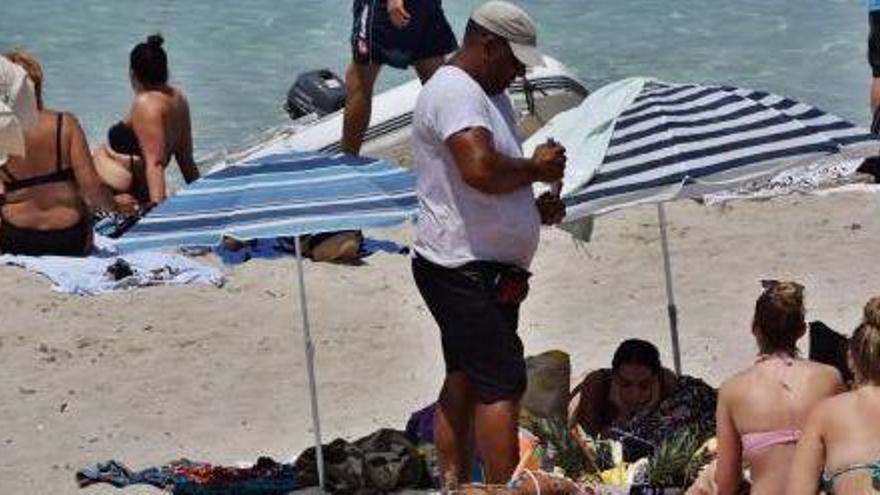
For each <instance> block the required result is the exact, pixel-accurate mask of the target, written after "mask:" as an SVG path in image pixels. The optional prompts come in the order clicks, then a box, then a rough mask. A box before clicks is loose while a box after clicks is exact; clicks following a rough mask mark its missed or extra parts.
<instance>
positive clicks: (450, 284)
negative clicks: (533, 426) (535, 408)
mask: <svg viewBox="0 0 880 495" xmlns="http://www.w3.org/2000/svg"><path fill="white" fill-rule="evenodd" d="M412 269H413V277H414V278H415V281H416V286H417V287H418V288H419V292H420V293H421V295H422V299H424V301H425V303H426V304H427V306H428V309H429V310H430V311H431V314H432V315H433V316H434V320H435V321H436V322H437V325H438V326H439V327H440V339H441V343H442V347H443V358H444V360H445V361H446V372H447V373H452V372H458V371H460V372H463V373H464V374H465V376H467V378H468V380H469V381H470V383H471V385H472V386H473V388H474V391H475V392H476V396H477V400H479V401H480V402H481V403H483V404H491V403H493V402H497V401H500V400H518V399H519V398H520V396H521V395H522V393H523V392H524V391H525V387H526V364H525V358H524V356H523V345H522V341H521V340H520V338H519V335H517V325H518V323H519V307H520V303H521V302H522V300H523V299H524V298H525V295H526V294H527V292H528V282H526V281H525V279H527V278H528V275H529V274H528V272H526V271H525V270H522V269H520V268H517V267H514V266H512V265H507V264H503V263H497V262H492V261H472V262H470V263H467V264H465V265H463V266H461V267H457V268H447V267H444V266H440V265H437V264H434V263H432V262H430V261H428V260H426V259H425V258H422V257H420V256H418V255H416V256H415V257H414V258H413V261H412ZM511 273H514V274H517V275H514V278H513V279H512V278H511V277H510V276H509V274H511ZM514 279H516V281H511V280H514ZM522 284H525V285H524V286H523V285H522ZM503 299H506V301H505V300H503Z"/></svg>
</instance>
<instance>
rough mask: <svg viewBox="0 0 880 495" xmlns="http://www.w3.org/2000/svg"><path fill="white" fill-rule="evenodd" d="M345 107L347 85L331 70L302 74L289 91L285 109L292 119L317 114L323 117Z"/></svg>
mask: <svg viewBox="0 0 880 495" xmlns="http://www.w3.org/2000/svg"><path fill="white" fill-rule="evenodd" d="M344 106H345V83H344V82H343V81H342V79H340V78H339V76H337V75H336V74H334V73H333V71H331V70H329V69H321V70H315V71H311V72H305V73H302V74H300V75H299V76H298V77H297V78H296V82H295V83H293V86H291V87H290V90H288V91H287V104H286V105H284V109H285V110H287V113H288V114H289V115H290V118H291V119H298V118H300V117H302V116H304V115H308V114H310V113H315V114H317V115H318V117H322V116H324V115H327V114H329V113H333V112H335V111H337V110H339V109H340V108H342V107H344Z"/></svg>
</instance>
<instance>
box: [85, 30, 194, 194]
mask: <svg viewBox="0 0 880 495" xmlns="http://www.w3.org/2000/svg"><path fill="white" fill-rule="evenodd" d="M163 43H164V40H163V39H162V36H161V35H159V34H154V35H151V36H149V37H147V40H146V41H144V42H141V43H138V44H137V45H136V46H135V47H134V49H132V51H131V54H130V57H129V77H130V79H131V87H132V89H133V90H134V101H133V102H132V104H131V108H130V109H129V112H128V115H127V116H126V117H125V118H124V119H122V120H121V121H119V122H118V123H116V124H115V125H113V126H112V127H111V128H110V130H109V131H108V132H107V145H105V146H101V147H99V148H98V149H97V150H96V151H95V155H94V158H95V166H96V167H97V170H98V173H99V174H100V175H101V178H102V180H103V181H104V183H106V184H107V185H108V186H110V187H111V188H112V189H113V190H114V191H115V193H116V195H117V196H127V197H130V198H132V199H133V200H135V201H137V202H138V203H139V204H141V205H142V206H152V205H154V204H156V203H159V202H161V201H163V200H164V199H165V198H166V197H167V196H168V190H167V185H166V181H165V167H166V166H167V165H168V162H169V161H170V160H171V157H172V156H173V157H174V159H175V160H176V161H177V165H178V166H179V167H180V172H181V174H182V175H183V179H184V180H185V181H186V182H187V183H190V182H192V181H194V180H196V179H197V178H198V177H199V171H198V168H196V164H195V161H194V160H193V145H192V124H191V121H190V113H189V104H188V103H187V100H186V97H185V96H184V95H183V93H182V92H181V91H180V90H179V89H177V88H175V87H173V86H171V85H169V84H168V56H167V55H166V53H165V49H164V48H162V44H163Z"/></svg>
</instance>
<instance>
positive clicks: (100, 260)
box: [0, 251, 225, 296]
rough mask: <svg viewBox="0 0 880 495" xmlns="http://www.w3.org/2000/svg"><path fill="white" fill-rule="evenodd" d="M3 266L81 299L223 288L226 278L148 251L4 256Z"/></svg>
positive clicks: (188, 261) (175, 257) (0, 261)
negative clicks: (158, 289)
mask: <svg viewBox="0 0 880 495" xmlns="http://www.w3.org/2000/svg"><path fill="white" fill-rule="evenodd" d="M119 260H122V261H121V262H120V261H119ZM0 265H9V266H18V267H21V268H24V269H25V270H28V271H31V272H34V273H39V274H40V275H43V276H45V277H46V278H48V279H49V280H51V281H52V284H53V286H52V290H54V291H56V292H61V293H65V294H76V295H80V296H95V295H99V294H104V293H107V292H111V291H115V290H122V289H133V288H137V287H152V286H159V285H188V284H210V285H213V286H215V287H222V286H223V284H224V282H225V278H224V276H223V274H222V273H221V272H220V271H219V270H217V269H216V268H213V267H210V266H207V265H205V264H202V263H199V262H197V261H195V260H192V259H189V258H187V257H185V256H181V255H177V254H165V253H159V252H149V251H147V252H138V253H131V254H126V255H125V256H122V257H119V256H115V255H113V254H112V253H111V252H107V251H99V253H98V254H97V255H94V256H89V257H85V258H71V257H65V256H17V255H13V254H5V255H0ZM125 267H128V268H127V269H126V268H125ZM108 269H109V272H108ZM114 272H115V275H114Z"/></svg>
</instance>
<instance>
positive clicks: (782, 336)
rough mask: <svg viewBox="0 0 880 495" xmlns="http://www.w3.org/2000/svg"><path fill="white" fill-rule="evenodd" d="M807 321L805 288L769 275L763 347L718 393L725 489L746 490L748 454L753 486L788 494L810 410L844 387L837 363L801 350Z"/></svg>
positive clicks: (760, 324)
mask: <svg viewBox="0 0 880 495" xmlns="http://www.w3.org/2000/svg"><path fill="white" fill-rule="evenodd" d="M806 328H807V326H806V322H805V319H804V299H803V287H802V286H801V285H799V284H797V283H794V282H775V281H772V282H765V283H764V292H763V293H762V294H761V296H760V297H758V301H757V302H756V303H755V315H754V319H753V320H752V335H754V337H755V340H756V341H757V344H758V349H759V351H760V354H759V355H758V357H757V359H756V360H755V364H754V365H752V366H751V367H750V368H748V369H746V370H744V371H741V372H739V373H738V374H736V375H734V376H733V377H732V378H729V379H728V380H727V381H725V382H724V384H722V386H721V391H720V393H719V397H718V408H717V412H716V422H717V424H716V426H717V435H718V459H717V471H716V473H715V481H716V482H717V484H718V493H719V494H730V493H739V491H740V490H741V488H742V487H741V485H742V480H743V477H742V471H743V461H745V462H746V463H747V464H748V466H749V467H750V469H751V484H752V491H751V493H753V494H762V493H766V494H779V493H783V490H784V489H785V486H786V481H787V474H788V469H786V467H787V466H790V465H791V461H792V457H793V456H794V451H795V444H796V443H797V442H798V438H799V437H800V435H801V429H802V428H803V425H804V424H805V421H806V418H807V415H808V414H809V412H810V410H811V409H812V408H813V407H814V406H815V405H816V404H817V403H818V402H819V401H820V400H822V399H824V398H826V397H830V396H832V395H834V394H836V393H838V392H840V391H841V390H842V388H843V383H842V381H841V378H840V374H839V373H838V372H837V370H836V369H835V368H833V367H831V366H826V365H824V364H819V363H813V362H811V361H807V360H804V359H800V358H799V357H798V350H797V341H798V339H800V338H801V337H802V336H803V335H804V333H805V332H806Z"/></svg>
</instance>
